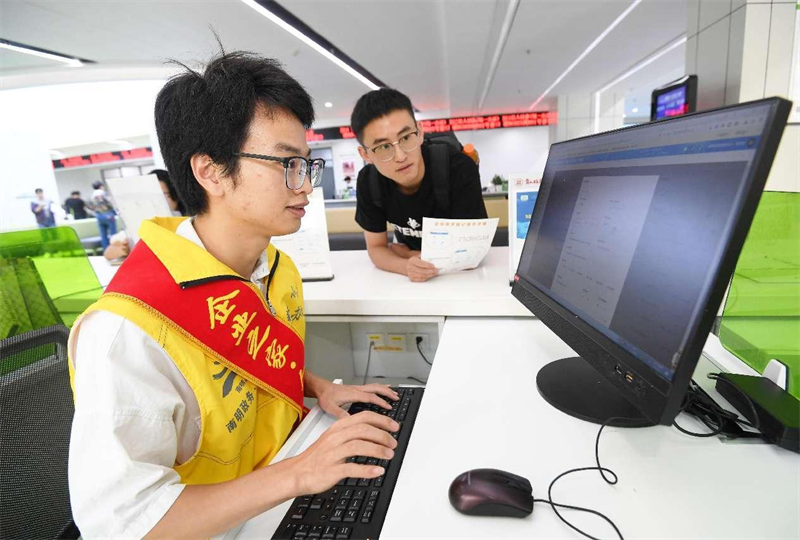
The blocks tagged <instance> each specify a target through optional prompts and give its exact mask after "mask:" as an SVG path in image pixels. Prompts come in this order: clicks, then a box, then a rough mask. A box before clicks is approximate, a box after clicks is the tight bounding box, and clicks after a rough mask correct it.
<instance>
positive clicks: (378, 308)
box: [303, 247, 532, 317]
mask: <svg viewBox="0 0 800 540" xmlns="http://www.w3.org/2000/svg"><path fill="white" fill-rule="evenodd" d="M331 264H332V265H333V272H334V275H335V277H334V279H333V280H332V281H324V282H311V283H304V284H303V294H304V296H305V302H306V314H307V315H359V316H381V315H395V316H398V315H411V316H414V315H416V316H446V317H502V316H514V317H531V316H532V315H531V313H530V311H528V310H527V309H525V307H524V306H523V305H522V304H520V303H519V301H517V299H516V298H514V297H513V296H511V287H510V286H509V283H508V248H507V247H494V248H491V249H490V250H489V254H488V255H487V256H486V258H485V259H484V260H483V262H482V263H481V266H479V267H478V268H476V269H474V270H468V271H465V272H459V273H456V274H445V275H441V276H437V277H435V278H433V279H431V280H429V281H427V282H425V283H412V282H411V281H409V280H408V278H407V277H406V276H401V275H399V274H392V273H390V272H384V271H383V270H379V269H377V268H375V266H374V265H373V264H372V261H370V259H369V256H368V255H367V252H366V251H333V252H331Z"/></svg>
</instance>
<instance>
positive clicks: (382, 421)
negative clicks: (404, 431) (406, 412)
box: [334, 411, 400, 431]
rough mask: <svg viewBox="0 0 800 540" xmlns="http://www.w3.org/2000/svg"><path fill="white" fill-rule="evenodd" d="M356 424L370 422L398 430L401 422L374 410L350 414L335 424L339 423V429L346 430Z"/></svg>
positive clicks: (385, 428)
mask: <svg viewBox="0 0 800 540" xmlns="http://www.w3.org/2000/svg"><path fill="white" fill-rule="evenodd" d="M356 424H368V425H370V426H374V427H376V428H380V429H382V430H386V431H397V430H398V429H399V428H400V424H398V423H397V422H395V421H394V420H392V419H391V418H389V417H388V416H384V415H382V414H378V413H375V412H372V411H362V412H360V413H357V414H353V415H350V417H349V418H345V419H343V420H338V421H337V422H336V424H334V426H337V425H338V426H339V429H342V430H346V429H347V428H349V427H350V426H354V425H356Z"/></svg>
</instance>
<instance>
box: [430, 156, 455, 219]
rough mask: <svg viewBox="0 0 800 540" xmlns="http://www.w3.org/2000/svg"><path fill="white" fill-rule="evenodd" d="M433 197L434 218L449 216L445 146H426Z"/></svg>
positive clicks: (447, 164)
mask: <svg viewBox="0 0 800 540" xmlns="http://www.w3.org/2000/svg"><path fill="white" fill-rule="evenodd" d="M428 150H429V152H430V154H429V155H430V163H428V165H429V166H430V167H431V173H432V177H431V178H432V180H433V196H434V199H435V200H436V216H437V217H446V216H449V215H450V147H449V146H448V145H447V144H441V143H437V144H428Z"/></svg>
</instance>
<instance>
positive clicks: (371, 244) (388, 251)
mask: <svg viewBox="0 0 800 540" xmlns="http://www.w3.org/2000/svg"><path fill="white" fill-rule="evenodd" d="M364 239H365V240H366V241H367V254H369V258H370V260H371V261H372V264H374V265H375V266H377V267H378V268H380V269H381V270H385V271H386V272H394V273H395V274H402V275H404V276H408V279H410V280H411V281H415V282H421V281H428V280H429V279H431V278H432V277H434V276H435V275H436V274H438V273H439V270H438V269H437V268H436V267H435V266H433V264H431V263H429V262H428V261H423V260H422V259H420V257H419V252H418V251H411V250H409V251H408V253H407V254H408V255H409V256H408V257H405V256H404V255H405V254H398V253H397V252H395V250H393V249H392V248H390V247H389V242H388V241H387V239H386V233H373V232H369V231H364Z"/></svg>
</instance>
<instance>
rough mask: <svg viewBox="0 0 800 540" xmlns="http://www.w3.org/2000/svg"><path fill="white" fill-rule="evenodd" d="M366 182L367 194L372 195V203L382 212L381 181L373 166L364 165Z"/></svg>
mask: <svg viewBox="0 0 800 540" xmlns="http://www.w3.org/2000/svg"><path fill="white" fill-rule="evenodd" d="M366 169H367V171H366V175H367V182H368V183H369V193H370V195H372V203H373V204H374V205H375V206H377V207H378V208H380V209H381V210H383V197H381V195H382V194H383V191H382V190H381V179H380V178H379V177H378V169H377V168H376V167H375V165H366Z"/></svg>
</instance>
